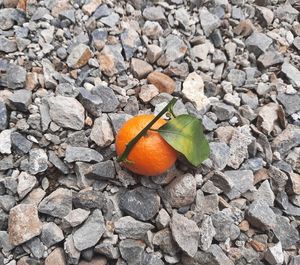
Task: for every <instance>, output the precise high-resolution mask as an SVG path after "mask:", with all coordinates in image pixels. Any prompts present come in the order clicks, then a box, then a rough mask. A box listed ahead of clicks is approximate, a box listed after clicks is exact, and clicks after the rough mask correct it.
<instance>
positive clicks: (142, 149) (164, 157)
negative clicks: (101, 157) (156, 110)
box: [116, 114, 177, 176]
mask: <svg viewBox="0 0 300 265" xmlns="http://www.w3.org/2000/svg"><path fill="white" fill-rule="evenodd" d="M154 117H155V116H154V115H150V114H148V115H139V116H136V117H133V118H131V119H130V120H128V121H127V122H126V123H125V124H124V125H123V126H122V128H121V129H120V130H119V132H118V134H117V136H116V151H117V155H118V156H120V155H121V154H122V153H123V152H124V150H125V148H126V145H127V144H128V143H129V142H130V141H131V140H132V139H133V138H134V137H135V136H137V134H138V133H139V132H140V131H141V130H142V129H144V128H145V127H146V126H147V125H148V124H149V122H150V121H151V120H152V119H153V118H154ZM165 123H166V121H165V120H163V119H159V120H158V121H157V122H156V123H155V124H154V125H153V126H152V127H151V129H158V128H160V127H161V126H162V125H164V124H165ZM176 159H177V153H176V151H175V150H174V149H173V148H172V147H171V146H170V145H169V144H168V143H167V142H166V141H165V140H164V139H163V138H162V137H161V136H160V134H159V133H158V132H156V131H151V130H148V132H147V135H145V136H143V137H142V138H141V139H140V140H139V141H138V142H137V143H136V144H135V145H134V147H133V148H132V149H131V151H130V153H129V155H128V157H127V160H129V162H126V161H125V162H124V163H123V164H124V166H125V167H126V168H127V169H129V170H131V171H132V172H134V173H137V174H140V175H145V176H157V175H160V174H162V173H164V172H165V171H166V170H168V169H169V168H170V167H171V166H172V165H173V164H174V163H175V161H176Z"/></svg>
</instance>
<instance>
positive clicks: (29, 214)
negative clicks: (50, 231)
mask: <svg viewBox="0 0 300 265" xmlns="http://www.w3.org/2000/svg"><path fill="white" fill-rule="evenodd" d="M41 229H42V223H41V221H40V219H39V217H38V211H37V207H36V206H35V205H33V204H19V205H17V206H15V207H14V208H12V209H11V210H10V212H9V220H8V234H9V240H10V242H11V244H13V245H14V246H18V245H20V244H23V243H25V242H26V241H28V240H30V239H31V238H33V237H35V236H38V235H39V234H40V233H41Z"/></svg>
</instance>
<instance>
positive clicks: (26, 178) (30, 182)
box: [17, 172, 37, 199]
mask: <svg viewBox="0 0 300 265" xmlns="http://www.w3.org/2000/svg"><path fill="white" fill-rule="evenodd" d="M36 184H37V179H36V177H35V176H32V175H30V174H28V173H26V172H21V174H20V175H19V176H18V187H17V192H18V195H19V198H20V199H23V198H24V197H25V196H26V195H27V194H28V193H29V192H30V191H31V190H32V189H33V188H34V187H35V185H36Z"/></svg>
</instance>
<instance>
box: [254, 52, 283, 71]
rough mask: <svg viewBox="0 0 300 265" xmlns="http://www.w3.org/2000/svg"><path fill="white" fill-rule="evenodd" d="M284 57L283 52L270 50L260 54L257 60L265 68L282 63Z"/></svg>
mask: <svg viewBox="0 0 300 265" xmlns="http://www.w3.org/2000/svg"><path fill="white" fill-rule="evenodd" d="M283 59H284V57H283V55H282V54H281V53H279V52H276V51H272V50H270V51H266V52H265V53H264V54H262V55H261V56H259V57H258V59H257V62H258V63H259V64H261V65H262V66H263V67H264V68H269V67H270V66H273V65H277V64H282V63H283Z"/></svg>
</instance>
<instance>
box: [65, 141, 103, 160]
mask: <svg viewBox="0 0 300 265" xmlns="http://www.w3.org/2000/svg"><path fill="white" fill-rule="evenodd" d="M102 160H103V156H102V155H101V154H100V153H98V152H97V151H95V150H93V149H91V148H87V147H74V146H70V145H69V146H68V147H67V149H66V154H65V161H66V162H68V163H72V162H76V161H82V162H101V161H102Z"/></svg>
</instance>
